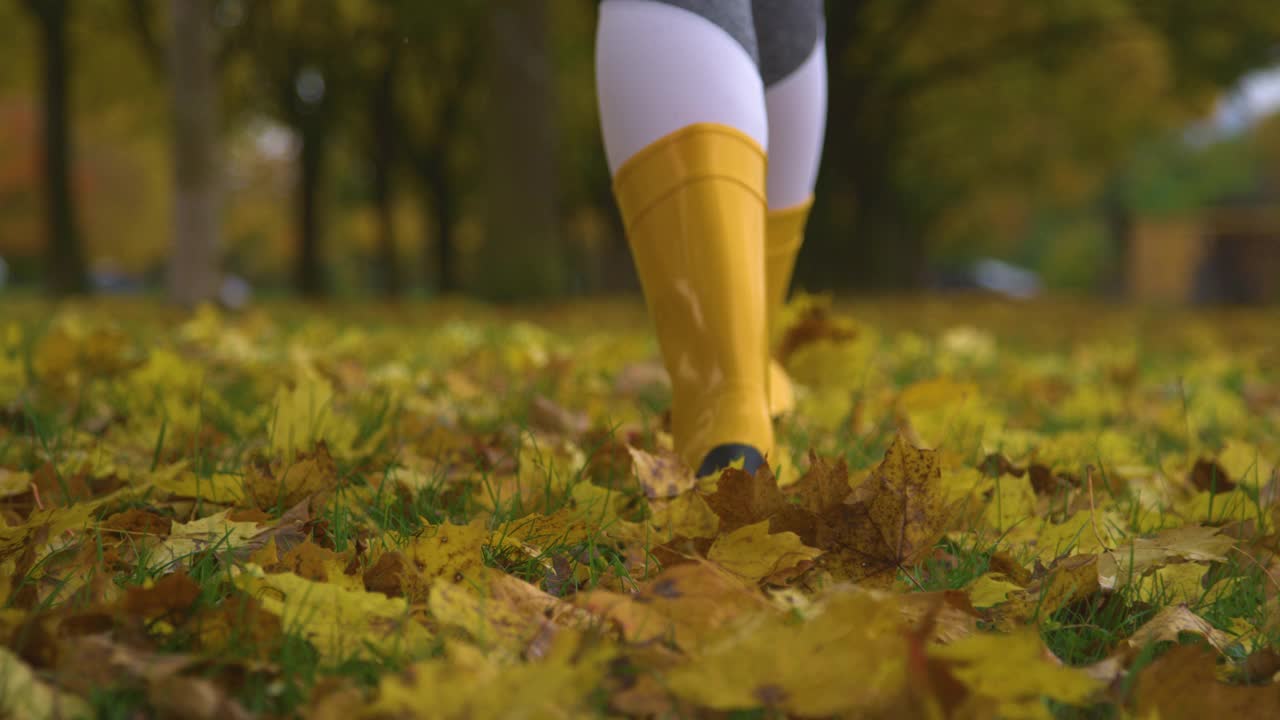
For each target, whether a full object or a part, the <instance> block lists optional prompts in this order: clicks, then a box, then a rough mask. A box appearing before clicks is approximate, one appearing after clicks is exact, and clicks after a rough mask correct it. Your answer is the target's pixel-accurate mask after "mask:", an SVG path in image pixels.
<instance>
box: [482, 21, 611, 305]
mask: <svg viewBox="0 0 1280 720" xmlns="http://www.w3.org/2000/svg"><path fill="white" fill-rule="evenodd" d="M489 6H490V8H491V10H490V18H489V20H490V25H489V32H488V44H489V47H488V50H489V57H488V58H487V61H488V67H487V68H486V79H487V82H486V87H487V89H488V94H487V96H486V98H485V100H486V104H485V110H484V113H485V125H484V127H485V135H484V137H485V168H486V169H485V174H484V199H485V215H484V219H485V239H484V246H483V248H482V249H481V251H480V254H481V256H482V258H483V260H482V267H483V268H484V278H483V281H482V283H481V284H480V285H479V286H478V288H477V289H478V290H479V291H480V292H481V293H482V294H485V295H488V296H490V297H492V298H495V299H513V298H522V297H531V296H548V295H554V294H556V293H560V292H563V291H564V289H565V286H566V284H565V274H566V271H567V268H566V266H565V260H566V258H565V256H564V252H563V249H562V242H561V232H560V217H559V214H558V213H559V207H558V203H559V195H558V182H557V181H558V170H557V167H556V159H557V145H558V142H557V140H558V137H557V132H556V124H555V122H556V118H555V107H556V98H555V74H554V65H553V64H552V57H551V49H550V44H551V41H550V38H549V33H550V28H549V22H548V20H549V12H548V11H549V6H548V3H547V0H494V1H493V2H490V3H489ZM585 140H586V139H585V138H575V139H574V141H575V142H582V141H585Z"/></svg>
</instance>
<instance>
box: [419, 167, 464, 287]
mask: <svg viewBox="0 0 1280 720" xmlns="http://www.w3.org/2000/svg"><path fill="white" fill-rule="evenodd" d="M418 172H419V175H420V177H421V178H422V183H423V185H424V187H425V189H426V191H427V195H428V196H429V197H430V198H431V202H430V209H431V211H432V214H431V217H429V218H427V222H426V223H424V224H423V227H427V228H430V229H431V230H430V233H431V235H432V236H433V237H432V239H433V240H434V242H435V245H434V247H435V257H434V258H433V257H432V255H431V253H427V252H424V253H423V255H422V257H423V259H424V260H425V261H426V268H425V270H426V275H425V277H428V278H429V277H431V276H432V275H435V277H436V292H437V293H439V294H440V295H449V294H452V293H456V292H458V290H460V289H461V288H460V285H461V283H460V282H459V278H458V267H457V264H458V261H457V252H456V247H455V245H454V238H453V223H454V218H455V209H454V207H453V203H454V195H453V191H452V190H450V189H449V178H448V177H447V176H446V175H445V173H444V158H436V159H434V160H432V161H431V162H429V163H424V164H421V165H420V166H419V170H418ZM424 207H425V206H424ZM433 263H434V265H435V267H432V264H433Z"/></svg>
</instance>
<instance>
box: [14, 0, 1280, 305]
mask: <svg viewBox="0 0 1280 720" xmlns="http://www.w3.org/2000/svg"><path fill="white" fill-rule="evenodd" d="M595 13H596V0H450V2H421V0H271V1H270V2H267V1H266V0H14V1H13V2H4V3H0V258H3V262H4V264H3V265H0V267H7V272H5V273H4V274H3V277H5V278H6V279H5V280H4V282H5V283H6V288H7V289H6V290H5V292H36V291H45V292H49V293H52V294H55V295H60V294H68V293H79V292H88V291H96V292H141V293H155V294H157V295H158V294H161V293H164V294H167V295H168V296H169V297H171V298H172V299H174V300H177V301H179V302H183V303H193V302H198V301H200V300H202V299H212V298H216V297H219V296H222V297H224V298H239V299H240V301H243V300H244V299H245V298H247V297H249V294H250V293H249V289H250V288H253V290H254V293H256V294H257V295H259V296H261V295H267V296H270V295H274V294H284V293H301V294H304V295H307V296H322V295H338V296H362V295H381V296H388V297H396V296H404V295H409V296H416V297H423V296H426V297H434V296H438V295H440V294H452V293H466V294H471V295H475V296H479V297H485V298H490V299H496V300H519V299H525V298H537V297H557V296H566V295H591V294H601V293H613V292H618V291H634V290H635V289H636V283H635V278H634V276H633V273H632V270H631V266H630V258H629V255H628V252H627V248H626V244H625V241H624V239H623V238H622V235H621V230H620V227H619V225H618V220H617V215H616V212H615V210H614V207H613V201H612V197H611V194H610V190H609V177H608V171H607V168H606V166H605V162H604V159H603V153H602V148H601V144H600V139H599V130H598V127H597V125H596V117H595V113H596V110H595V96H594V79H593V74H592V45H593V33H594V25H595ZM828 15H829V17H828V39H827V44H828V52H829V65H830V71H831V77H830V97H831V101H830V114H829V124H828V139H827V145H826V151H825V156H824V165H823V170H822V174H821V177H820V179H819V186H818V191H817V199H816V205H815V210H814V214H813V217H812V220H811V226H810V233H809V239H808V242H807V245H806V246H805V249H804V251H803V253H802V255H801V258H800V262H799V267H798V269H797V283H798V285H800V286H802V287H805V288H807V289H811V290H834V291H837V292H848V293H857V292H885V291H893V292H897V291H912V290H918V289H923V288H945V287H965V288H985V289H988V290H992V291H997V292H1002V293H1006V294H1009V295H1012V296H1019V297H1025V296H1029V295H1033V294H1036V293H1040V292H1049V293H1063V292H1085V293H1095V294H1102V295H1107V296H1110V297H1123V298H1134V299H1137V300H1142V301H1153V302H1193V301H1194V302H1270V301H1274V300H1276V299H1280V281H1278V280H1277V278H1280V119H1277V115H1276V112H1275V111H1276V109H1277V106H1278V105H1280V71H1277V70H1275V69H1273V68H1274V67H1275V65H1276V64H1277V63H1278V62H1280V55H1278V54H1277V49H1280V4H1277V3H1275V2H1274V0H1233V1H1232V2H1230V3H1190V2H1180V1H1179V0H1081V1H1080V2H1073V3H1026V2H1022V1H1020V0H856V1H854V0H848V1H846V0H834V1H833V2H830V3H828ZM228 301H229V302H233V301H232V300H228Z"/></svg>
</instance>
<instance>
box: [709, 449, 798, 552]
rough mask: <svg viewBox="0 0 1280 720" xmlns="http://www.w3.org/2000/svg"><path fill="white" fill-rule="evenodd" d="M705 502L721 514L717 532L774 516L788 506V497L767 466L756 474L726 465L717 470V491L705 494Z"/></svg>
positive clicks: (732, 529) (725, 531)
mask: <svg viewBox="0 0 1280 720" xmlns="http://www.w3.org/2000/svg"><path fill="white" fill-rule="evenodd" d="M707 504H708V505H710V506H711V509H712V510H713V511H715V514H716V515H719V516H720V532H721V533H730V532H733V531H734V530H737V529H738V528H740V527H745V526H747V525H754V524H755V523H758V522H760V521H761V520H768V519H769V518H771V517H773V515H774V514H776V513H778V512H779V511H781V510H782V509H784V508H786V507H787V498H786V496H784V495H783V494H782V491H781V490H779V489H778V481H777V480H776V479H775V478H774V477H773V473H772V472H771V471H770V470H769V468H768V467H767V466H765V467H761V468H760V469H759V470H758V471H756V474H755V475H751V474H748V473H746V472H743V471H742V470H738V469H736V468H727V469H726V470H724V471H723V472H721V473H720V479H719V480H718V481H717V483H716V491H715V492H714V493H712V494H710V495H708V496H707ZM788 529H789V528H788ZM801 537H803V536H801Z"/></svg>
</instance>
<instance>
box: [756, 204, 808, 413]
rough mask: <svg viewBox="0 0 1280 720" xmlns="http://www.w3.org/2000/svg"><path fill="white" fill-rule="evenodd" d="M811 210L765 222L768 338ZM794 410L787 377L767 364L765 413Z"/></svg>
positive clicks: (801, 208) (804, 207)
mask: <svg viewBox="0 0 1280 720" xmlns="http://www.w3.org/2000/svg"><path fill="white" fill-rule="evenodd" d="M812 207H813V198H810V199H808V200H806V201H805V202H803V203H800V204H799V205H795V206H793V207H789V208H784V209H782V210H774V211H772V212H770V213H769V215H768V219H767V220H766V222H765V271H764V276H765V285H766V287H767V290H766V296H767V298H768V303H769V304H768V308H767V310H766V312H767V315H768V323H769V337H773V336H774V335H775V333H776V332H777V331H778V326H777V323H778V314H779V313H780V312H781V310H782V305H783V303H785V302H786V301H787V290H788V288H790V287H791V274H792V273H793V272H794V271H795V268H796V255H799V254H800V245H801V244H802V243H803V242H804V226H805V223H806V222H807V221H808V219H809V209H810V208H812ZM795 407H796V396H795V390H794V389H793V388H792V387H791V376H789V375H787V371H786V369H784V368H783V367H782V364H781V363H779V362H778V361H777V360H774V359H772V358H770V360H769V413H770V414H771V415H773V416H775V417H776V416H779V415H786V414H788V413H790V412H791V411H792V410H795Z"/></svg>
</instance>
